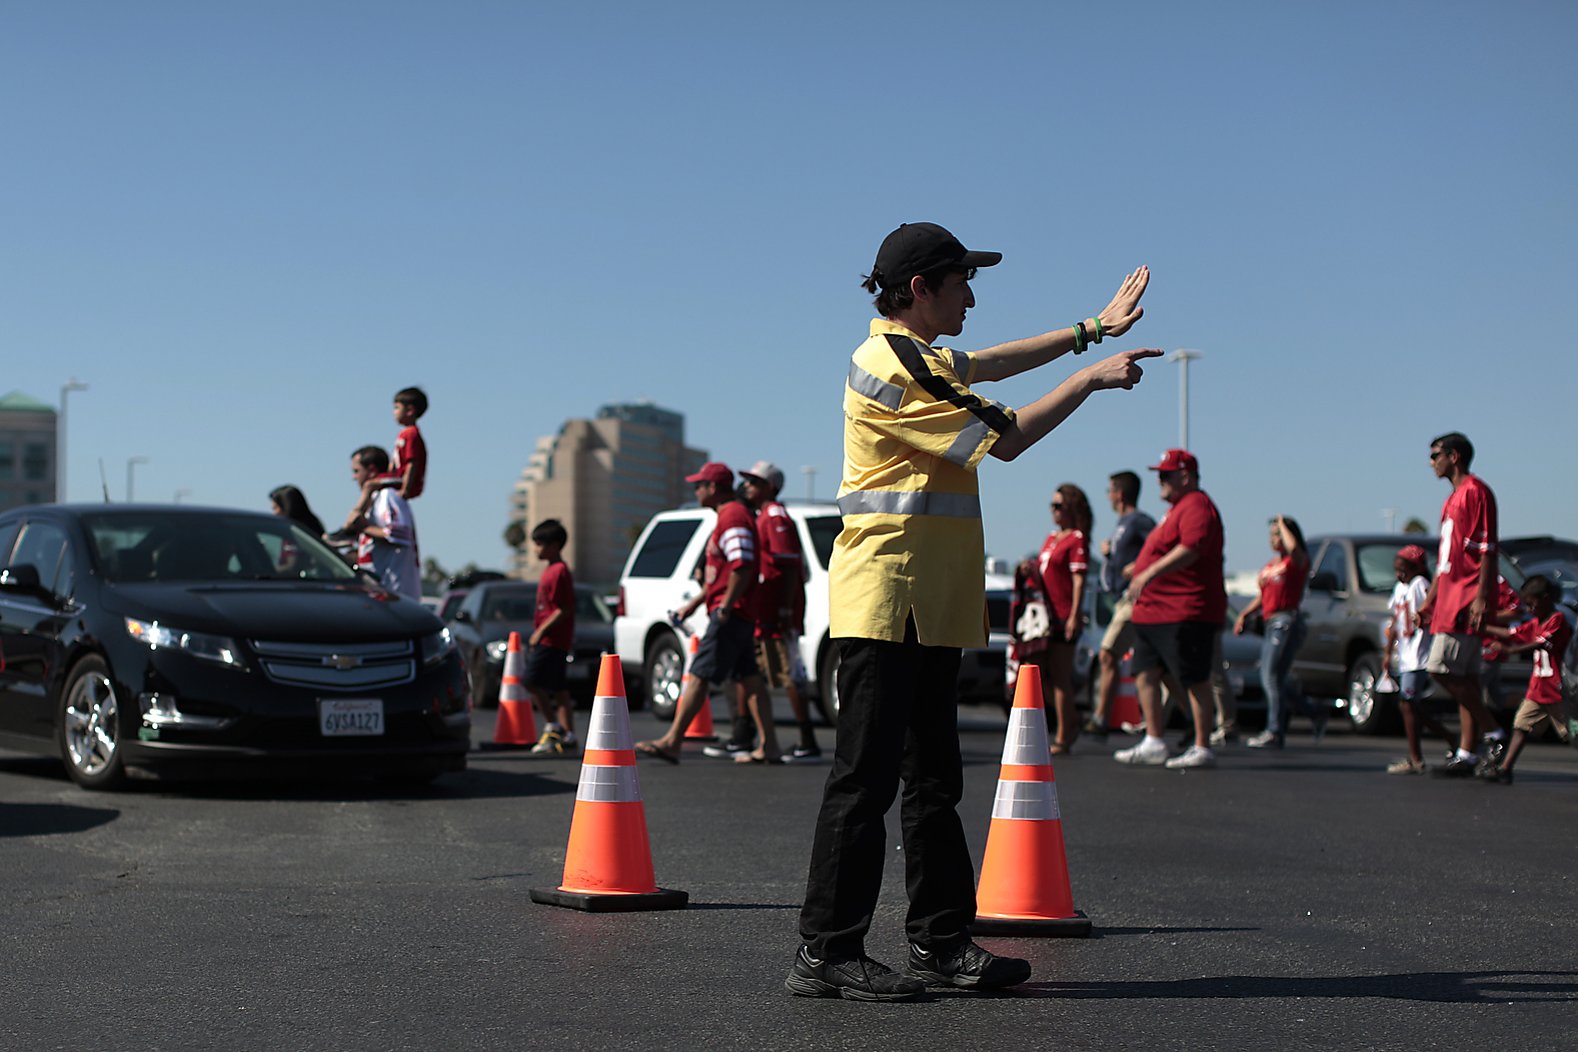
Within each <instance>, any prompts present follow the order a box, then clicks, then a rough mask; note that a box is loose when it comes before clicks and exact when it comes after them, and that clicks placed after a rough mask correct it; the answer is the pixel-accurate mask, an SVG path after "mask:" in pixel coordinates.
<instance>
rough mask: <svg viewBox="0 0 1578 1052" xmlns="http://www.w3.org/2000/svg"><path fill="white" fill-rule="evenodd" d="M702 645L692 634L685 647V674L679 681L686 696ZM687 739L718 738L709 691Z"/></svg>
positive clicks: (692, 721)
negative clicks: (692, 669) (691, 671)
mask: <svg viewBox="0 0 1578 1052" xmlns="http://www.w3.org/2000/svg"><path fill="white" fill-rule="evenodd" d="M700 647H701V640H700V639H699V638H698V637H697V636H696V635H695V633H692V634H691V637H690V642H689V643H688V644H687V645H686V647H685V675H684V676H683V677H682V678H681V679H680V681H679V693H680V696H681V697H684V696H685V689H686V688H687V687H689V686H690V681H691V679H692V678H693V677H692V676H691V674H690V666H691V665H693V664H694V663H695V661H696V651H697V650H698V649H700ZM685 740H686V741H688V742H715V741H717V740H718V730H717V728H716V727H714V726H713V725H712V693H711V692H710V691H709V692H708V693H707V696H706V699H705V700H704V701H703V702H702V703H701V708H699V709H697V710H696V715H695V716H694V717H692V718H691V721H690V726H689V727H686V728H685Z"/></svg>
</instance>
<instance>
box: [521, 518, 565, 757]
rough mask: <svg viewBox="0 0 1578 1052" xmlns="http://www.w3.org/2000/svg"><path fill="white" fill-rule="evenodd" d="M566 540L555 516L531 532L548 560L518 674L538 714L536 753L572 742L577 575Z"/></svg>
mask: <svg viewBox="0 0 1578 1052" xmlns="http://www.w3.org/2000/svg"><path fill="white" fill-rule="evenodd" d="M569 539H570V535H569V533H568V532H567V531H566V530H565V528H564V524H563V523H561V522H560V521H559V520H558V519H544V520H543V521H542V522H539V523H538V524H537V526H536V528H535V529H533V530H532V531H531V542H532V546H533V548H534V549H535V550H536V554H537V558H539V559H541V560H542V561H543V562H545V563H547V564H548V567H547V569H545V570H543V572H542V577H541V579H540V580H538V582H537V609H536V610H535V611H533V613H532V633H531V639H530V640H529V641H528V642H527V650H526V668H525V671H524V672H523V673H522V675H521V681H522V683H523V684H524V685H525V687H526V689H527V690H529V691H531V699H532V702H533V703H534V704H535V705H536V706H537V711H538V712H540V713H542V722H543V730H542V736H541V737H540V738H538V739H537V744H536V745H534V746H532V750H531V751H532V752H535V753H565V752H574V751H575V746H576V739H575V706H574V705H572V704H571V703H570V690H569V687H568V686H567V685H566V683H565V666H566V665H567V664H568V663H569V661H570V653H571V649H572V648H573V647H574V645H575V579H574V578H573V577H571V576H570V567H569V566H567V565H565V562H564V559H563V557H562V553H563V552H564V546H565V544H566V543H567V542H568V541H569ZM550 709H551V711H550Z"/></svg>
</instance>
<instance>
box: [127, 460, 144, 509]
mask: <svg viewBox="0 0 1578 1052" xmlns="http://www.w3.org/2000/svg"><path fill="white" fill-rule="evenodd" d="M146 463H148V458H147V457H141V456H138V457H127V458H126V503H127V504H130V503H131V502H132V468H135V467H136V466H137V465H138V464H146Z"/></svg>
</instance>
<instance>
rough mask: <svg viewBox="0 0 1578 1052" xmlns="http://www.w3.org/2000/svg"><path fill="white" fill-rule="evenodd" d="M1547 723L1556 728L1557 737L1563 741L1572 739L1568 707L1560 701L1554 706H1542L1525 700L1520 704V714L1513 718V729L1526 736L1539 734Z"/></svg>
mask: <svg viewBox="0 0 1578 1052" xmlns="http://www.w3.org/2000/svg"><path fill="white" fill-rule="evenodd" d="M1547 723H1548V724H1550V725H1551V726H1552V727H1554V728H1556V736H1557V737H1558V738H1560V739H1561V740H1562V741H1567V740H1568V738H1570V737H1571V734H1570V732H1569V731H1568V730H1567V706H1566V705H1563V704H1562V703H1561V702H1559V701H1558V702H1557V703H1556V704H1554V705H1541V704H1540V703H1539V702H1537V701H1530V700H1529V699H1528V698H1524V699H1523V700H1522V701H1521V702H1519V703H1518V714H1517V715H1516V716H1514V717H1512V729H1513V730H1515V731H1522V732H1523V733H1524V734H1537V733H1538V732H1539V731H1540V730H1542V729H1543V728H1544V727H1545V725H1546V724H1547Z"/></svg>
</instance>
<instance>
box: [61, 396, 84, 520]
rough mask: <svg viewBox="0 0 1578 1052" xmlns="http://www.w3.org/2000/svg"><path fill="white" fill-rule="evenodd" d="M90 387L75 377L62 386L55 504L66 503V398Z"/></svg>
mask: <svg viewBox="0 0 1578 1052" xmlns="http://www.w3.org/2000/svg"><path fill="white" fill-rule="evenodd" d="M87 389H88V385H87V384H85V383H82V382H81V381H80V380H78V379H77V378H76V377H75V376H73V377H72V378H71V379H69V380H67V381H66V382H65V383H63V384H61V385H60V415H59V416H57V417H56V418H55V503H57V504H64V503H65V502H66V396H67V395H69V394H70V393H71V392H73V391H86V390H87Z"/></svg>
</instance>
